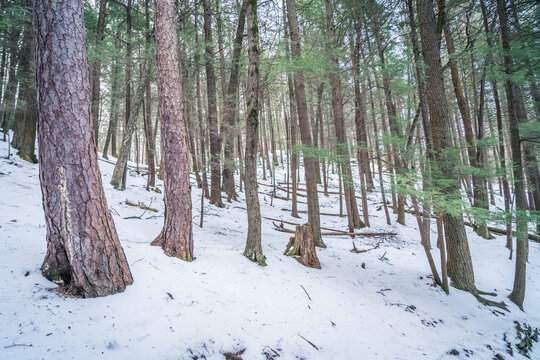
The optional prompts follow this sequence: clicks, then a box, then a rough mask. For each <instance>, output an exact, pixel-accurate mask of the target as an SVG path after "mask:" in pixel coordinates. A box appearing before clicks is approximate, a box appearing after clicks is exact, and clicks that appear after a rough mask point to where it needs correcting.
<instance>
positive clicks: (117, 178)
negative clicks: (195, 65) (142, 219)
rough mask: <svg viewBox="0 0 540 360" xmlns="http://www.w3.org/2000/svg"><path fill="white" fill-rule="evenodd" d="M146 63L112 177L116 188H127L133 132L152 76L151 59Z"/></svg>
mask: <svg viewBox="0 0 540 360" xmlns="http://www.w3.org/2000/svg"><path fill="white" fill-rule="evenodd" d="M144 62H145V64H144V65H143V71H142V74H143V77H142V78H141V79H139V84H138V85H137V91H136V93H135V100H136V103H135V104H133V105H134V106H131V105H130V109H131V113H130V114H129V116H128V119H129V122H128V123H127V124H126V125H125V127H124V133H123V135H122V147H121V148H120V153H119V154H118V160H116V165H115V166H114V171H113V174H112V177H111V185H112V186H113V187H114V188H115V189H116V190H124V189H125V188H126V179H125V175H126V172H127V162H128V158H129V154H130V150H131V140H132V138H133V133H134V132H135V128H136V127H137V119H138V117H139V111H140V109H141V106H142V103H143V100H144V91H145V88H146V86H145V85H146V82H147V78H148V77H149V76H150V63H151V62H150V59H145V60H144Z"/></svg>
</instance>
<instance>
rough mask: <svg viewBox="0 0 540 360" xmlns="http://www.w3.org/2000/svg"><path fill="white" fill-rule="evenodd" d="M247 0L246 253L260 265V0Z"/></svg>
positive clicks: (261, 260)
mask: <svg viewBox="0 0 540 360" xmlns="http://www.w3.org/2000/svg"><path fill="white" fill-rule="evenodd" d="M246 2H247V26H248V28H247V32H248V49H249V50H248V56H249V69H248V83H247V96H248V98H247V119H246V155H245V160H244V162H245V167H246V170H245V174H246V180H245V185H246V207H247V213H248V234H247V240H246V248H245V250H244V256H246V257H247V258H248V259H250V260H251V261H254V262H256V263H258V264H259V265H262V266H265V265H266V258H265V257H264V255H263V252H262V246H261V209H260V205H259V194H258V193H257V146H258V142H259V139H258V137H259V27H258V22H257V0H246Z"/></svg>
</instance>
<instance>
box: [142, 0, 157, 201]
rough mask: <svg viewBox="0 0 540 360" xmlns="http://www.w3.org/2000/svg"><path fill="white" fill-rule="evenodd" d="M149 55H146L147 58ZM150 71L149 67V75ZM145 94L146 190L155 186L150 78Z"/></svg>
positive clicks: (147, 41) (147, 44)
mask: <svg viewBox="0 0 540 360" xmlns="http://www.w3.org/2000/svg"><path fill="white" fill-rule="evenodd" d="M148 3H149V0H145V3H144V4H145V22H146V24H145V26H146V46H147V48H148V49H151V47H152V44H151V39H150V31H151V29H150V10H149V6H148V5H149V4H148ZM148 55H149V54H147V56H148ZM151 71H152V67H151V66H150V69H149V73H150V72H151ZM144 92H145V98H146V102H145V105H146V106H145V114H144V135H145V139H146V156H147V164H148V180H147V182H146V190H148V188H149V187H154V186H156V160H155V158H156V144H155V143H154V135H153V134H152V107H151V103H152V93H151V91H150V76H148V77H146V82H145V84H144Z"/></svg>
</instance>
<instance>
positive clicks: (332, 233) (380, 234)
mask: <svg viewBox="0 0 540 360" xmlns="http://www.w3.org/2000/svg"><path fill="white" fill-rule="evenodd" d="M272 224H274V226H275V230H277V231H281V232H284V233H287V234H294V233H295V231H294V230H291V229H287V228H286V227H284V226H283V224H276V223H275V222H273V221H272ZM321 235H324V236H365V237H377V236H396V235H397V233H393V232H379V233H364V232H361V233H350V232H345V231H344V232H321Z"/></svg>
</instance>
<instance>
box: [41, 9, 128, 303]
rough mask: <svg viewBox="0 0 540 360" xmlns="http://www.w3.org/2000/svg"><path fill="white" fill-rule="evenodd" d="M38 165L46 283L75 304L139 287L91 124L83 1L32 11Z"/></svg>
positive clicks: (43, 267) (43, 269)
mask: <svg viewBox="0 0 540 360" xmlns="http://www.w3.org/2000/svg"><path fill="white" fill-rule="evenodd" d="M34 6H35V8H34V29H35V39H36V40H35V46H36V54H35V62H36V80H37V89H38V94H37V96H38V112H39V131H38V134H39V162H40V167H39V168H40V174H39V176H40V181H41V189H42V193H43V209H44V211H45V219H46V224H47V255H46V256H45V260H44V262H43V265H42V268H41V269H42V272H43V275H44V276H45V277H46V278H48V279H50V280H53V281H56V282H58V283H62V284H63V285H62V291H64V292H65V293H67V294H70V295H73V296H80V297H96V296H105V295H110V294H113V293H116V292H122V291H124V289H125V288H126V286H127V285H129V284H131V283H132V282H133V279H132V277H131V273H130V271H129V266H128V263H127V260H126V257H125V255H124V252H123V250H122V247H121V246H120V242H119V241H118V236H117V234H116V230H115V228H114V223H113V220H112V216H111V213H110V212H109V209H108V207H107V201H106V198H105V193H104V191H103V186H102V183H101V174H100V172H99V167H98V162H97V153H96V145H95V143H94V139H93V136H92V135H93V131H92V123H91V117H90V113H91V112H90V81H89V71H88V63H87V56H86V30H85V27H84V19H83V1H82V0H80V1H64V2H58V1H54V0H43V1H36V2H35V3H34Z"/></svg>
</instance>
